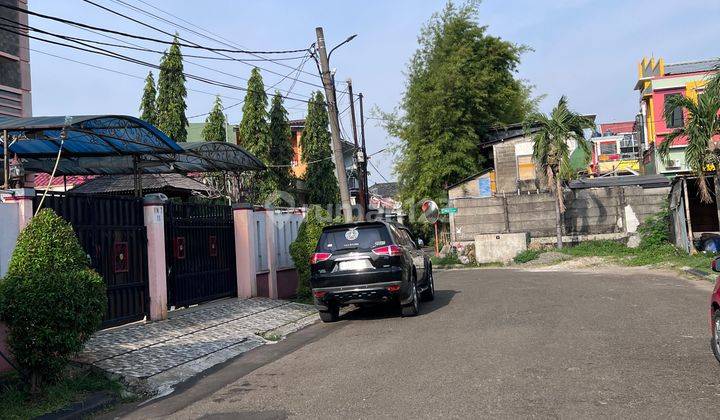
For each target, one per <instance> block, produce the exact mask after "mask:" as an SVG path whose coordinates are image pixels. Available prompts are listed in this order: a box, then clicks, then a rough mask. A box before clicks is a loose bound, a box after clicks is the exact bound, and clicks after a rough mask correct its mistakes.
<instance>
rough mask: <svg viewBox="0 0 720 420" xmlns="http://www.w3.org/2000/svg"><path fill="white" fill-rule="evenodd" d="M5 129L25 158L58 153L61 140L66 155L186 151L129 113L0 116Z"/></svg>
mask: <svg viewBox="0 0 720 420" xmlns="http://www.w3.org/2000/svg"><path fill="white" fill-rule="evenodd" d="M2 130H7V131H8V135H9V137H10V145H9V151H10V152H11V153H12V154H17V155H18V156H21V157H25V158H43V157H55V156H57V154H58V150H60V146H61V144H62V152H61V156H64V157H102V156H128V155H157V154H172V153H182V152H183V149H182V148H181V147H180V146H179V145H178V144H177V143H175V142H174V141H173V140H172V139H171V138H170V137H168V136H167V135H166V134H165V133H163V132H162V131H160V130H159V129H157V128H156V127H155V126H153V125H152V124H149V123H147V122H145V121H143V120H141V119H139V118H135V117H131V116H127V115H80V116H66V117H60V116H58V117H31V118H14V117H0V131H2ZM63 133H64V135H63ZM63 137H64V140H63ZM0 156H2V150H0Z"/></svg>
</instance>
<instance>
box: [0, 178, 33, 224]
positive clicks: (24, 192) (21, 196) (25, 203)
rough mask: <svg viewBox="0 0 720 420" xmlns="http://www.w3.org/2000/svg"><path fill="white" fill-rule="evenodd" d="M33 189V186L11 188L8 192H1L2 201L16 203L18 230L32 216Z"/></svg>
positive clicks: (28, 221)
mask: <svg viewBox="0 0 720 420" xmlns="http://www.w3.org/2000/svg"><path fill="white" fill-rule="evenodd" d="M34 197H35V190H34V189H33V188H19V189H15V190H11V192H10V193H9V194H3V196H2V201H3V202H5V203H17V205H18V216H19V223H18V227H19V230H23V229H24V228H25V226H27V224H28V223H30V219H31V218H32V216H33V198H34Z"/></svg>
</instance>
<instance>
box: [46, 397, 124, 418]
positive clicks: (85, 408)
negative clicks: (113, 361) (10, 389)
mask: <svg viewBox="0 0 720 420" xmlns="http://www.w3.org/2000/svg"><path fill="white" fill-rule="evenodd" d="M118 402H120V398H119V397H118V396H117V395H113V394H110V393H108V392H105V391H101V392H95V393H93V394H90V395H89V396H88V397H87V398H85V399H84V400H83V401H80V402H76V403H73V404H71V405H69V406H67V407H64V408H61V409H60V410H57V411H54V412H52V413H49V414H45V415H43V416H40V417H38V419H39V420H64V419H80V418H85V417H87V416H89V415H91V414H94V413H97V412H98V411H102V410H105V409H107V408H109V407H112V406H114V405H115V404H117V403H118Z"/></svg>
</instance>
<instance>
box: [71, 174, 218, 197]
mask: <svg viewBox="0 0 720 420" xmlns="http://www.w3.org/2000/svg"><path fill="white" fill-rule="evenodd" d="M142 187H143V191H144V192H152V191H162V190H176V191H187V192H202V193H211V192H212V188H210V187H208V186H207V185H205V184H203V183H202V182H200V181H197V180H195V179H193V178H190V177H187V176H185V175H181V174H143V175H142ZM71 191H72V192H73V193H74V194H108V193H132V192H133V191H135V177H134V176H133V175H109V176H101V177H98V178H95V179H92V180H90V181H87V182H85V183H84V184H82V185H80V186H78V187H75V188H73V189H72V190H71Z"/></svg>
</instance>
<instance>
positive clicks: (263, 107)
mask: <svg viewBox="0 0 720 420" xmlns="http://www.w3.org/2000/svg"><path fill="white" fill-rule="evenodd" d="M267 105H268V98H267V93H265V85H264V84H263V79H262V76H261V75H260V70H258V69H257V68H254V69H252V72H251V74H250V79H249V80H248V84H247V93H246V94H245V103H244V104H243V117H242V120H241V121H240V127H239V130H238V131H239V135H240V145H241V146H243V147H244V148H245V149H247V150H248V151H249V152H250V153H252V154H253V155H255V156H257V158H258V159H260V160H261V161H263V162H264V163H265V164H270V162H271V157H270V131H269V127H268V112H267ZM248 181H249V185H250V186H251V187H252V191H251V192H250V199H251V200H252V201H253V202H255V203H260V202H262V201H263V200H265V198H266V197H267V196H268V195H269V194H270V193H271V192H273V191H274V189H275V188H274V185H273V183H272V174H271V173H270V171H263V172H258V173H253V174H251V175H250V176H249V179H248Z"/></svg>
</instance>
